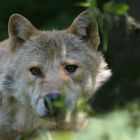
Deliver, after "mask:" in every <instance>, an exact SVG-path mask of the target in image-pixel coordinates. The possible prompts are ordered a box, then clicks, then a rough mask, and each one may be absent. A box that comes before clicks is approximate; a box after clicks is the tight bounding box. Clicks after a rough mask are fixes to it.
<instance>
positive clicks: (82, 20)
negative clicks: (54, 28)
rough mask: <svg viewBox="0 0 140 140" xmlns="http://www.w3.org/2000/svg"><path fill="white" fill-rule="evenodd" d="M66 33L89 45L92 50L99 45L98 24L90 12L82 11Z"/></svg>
mask: <svg viewBox="0 0 140 140" xmlns="http://www.w3.org/2000/svg"><path fill="white" fill-rule="evenodd" d="M68 31H70V32H72V33H74V34H76V35H78V36H79V37H81V38H82V39H84V40H86V41H88V42H89V43H91V46H92V47H93V48H94V49H97V48H98V46H99V43H100V39H99V32H98V24H97V22H96V19H95V18H94V17H92V16H91V14H90V11H84V12H83V13H81V14H80V15H79V16H78V17H77V18H75V20H74V21H73V23H72V25H71V26H70V27H69V28H68Z"/></svg>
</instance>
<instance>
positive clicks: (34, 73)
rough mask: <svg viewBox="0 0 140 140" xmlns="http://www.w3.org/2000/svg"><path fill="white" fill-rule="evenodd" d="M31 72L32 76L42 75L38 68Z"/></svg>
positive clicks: (33, 68) (32, 69)
mask: <svg viewBox="0 0 140 140" xmlns="http://www.w3.org/2000/svg"><path fill="white" fill-rule="evenodd" d="M30 72H31V73H32V75H36V76H40V75H41V74H42V72H41V69H40V68H38V67H32V68H30Z"/></svg>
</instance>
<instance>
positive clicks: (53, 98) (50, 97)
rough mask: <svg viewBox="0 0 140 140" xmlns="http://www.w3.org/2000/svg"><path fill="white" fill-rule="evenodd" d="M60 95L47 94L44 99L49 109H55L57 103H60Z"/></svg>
mask: <svg viewBox="0 0 140 140" xmlns="http://www.w3.org/2000/svg"><path fill="white" fill-rule="evenodd" d="M59 99H60V93H47V94H46V96H45V97H44V104H45V107H46V108H47V109H50V108H51V107H53V103H54V102H55V101H59Z"/></svg>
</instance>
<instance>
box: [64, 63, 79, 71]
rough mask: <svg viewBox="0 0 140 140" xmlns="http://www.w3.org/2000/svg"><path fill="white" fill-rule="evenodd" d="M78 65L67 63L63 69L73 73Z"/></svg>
mask: <svg viewBox="0 0 140 140" xmlns="http://www.w3.org/2000/svg"><path fill="white" fill-rule="evenodd" d="M77 68H78V66H76V65H67V66H65V70H67V71H68V72H69V73H74V72H75V71H76V70H77Z"/></svg>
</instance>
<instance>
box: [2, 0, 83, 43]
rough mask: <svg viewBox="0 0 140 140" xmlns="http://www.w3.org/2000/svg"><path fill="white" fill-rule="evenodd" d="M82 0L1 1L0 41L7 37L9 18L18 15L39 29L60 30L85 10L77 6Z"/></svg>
mask: <svg viewBox="0 0 140 140" xmlns="http://www.w3.org/2000/svg"><path fill="white" fill-rule="evenodd" d="M81 1H82V0H1V1H0V40H2V39H4V38H6V37H7V23H8V19H9V16H10V15H11V14H13V13H19V14H22V15H23V16H25V17H26V18H28V19H29V20H30V21H31V22H32V23H33V24H34V25H35V26H36V27H37V28H39V29H53V28H56V29H62V28H65V27H67V26H69V24H71V22H72V20H73V18H74V17H75V16H77V15H78V14H79V13H80V12H82V11H83V10H84V9H85V8H82V7H80V6H77V4H78V3H79V2H81Z"/></svg>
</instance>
